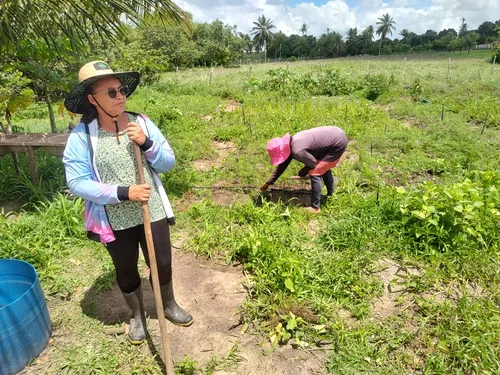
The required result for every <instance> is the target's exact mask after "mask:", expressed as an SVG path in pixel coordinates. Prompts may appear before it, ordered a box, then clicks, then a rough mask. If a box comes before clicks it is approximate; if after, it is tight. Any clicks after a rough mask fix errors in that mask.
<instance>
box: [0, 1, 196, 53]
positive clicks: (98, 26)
mask: <svg viewBox="0 0 500 375" xmlns="http://www.w3.org/2000/svg"><path fill="white" fill-rule="evenodd" d="M153 15H155V17H157V18H159V19H161V20H162V21H163V22H166V23H173V24H182V25H184V26H185V25H187V24H188V23H189V17H188V15H187V14H186V13H185V12H184V11H183V10H182V9H181V8H179V7H178V6H177V5H176V4H175V3H174V2H173V1H172V0H109V1H100V0H90V1H81V0H59V1H53V0H37V1H25V0H3V1H0V19H1V21H0V45H3V46H4V47H10V48H12V47H16V46H18V45H19V42H20V41H28V42H30V41H31V40H36V39H42V40H43V41H44V42H45V43H46V44H47V45H48V46H49V48H51V49H52V50H54V49H56V48H57V45H56V41H55V39H56V38H57V37H58V36H59V35H65V36H67V37H68V39H69V40H70V42H71V44H72V47H73V49H80V48H83V46H85V45H86V44H88V43H89V42H91V41H92V40H93V39H94V38H93V35H96V34H97V35H99V36H100V37H101V38H103V39H108V40H112V41H113V40H116V37H117V36H119V35H122V36H124V35H125V33H126V28H124V27H123V25H124V24H123V22H122V20H123V18H124V17H125V18H126V19H127V22H129V23H133V24H136V25H143V24H144V23H143V21H144V19H148V18H150V17H151V16H153Z"/></svg>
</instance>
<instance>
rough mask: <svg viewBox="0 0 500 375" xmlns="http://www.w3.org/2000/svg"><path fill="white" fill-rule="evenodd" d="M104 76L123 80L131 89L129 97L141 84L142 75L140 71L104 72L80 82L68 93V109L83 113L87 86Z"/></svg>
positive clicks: (65, 102) (66, 101)
mask: <svg viewBox="0 0 500 375" xmlns="http://www.w3.org/2000/svg"><path fill="white" fill-rule="evenodd" d="M104 77H116V78H118V79H119V80H120V81H121V82H122V84H123V85H124V86H127V87H128V90H129V91H128V94H127V98H128V97H129V96H130V95H132V93H133V92H134V91H135V89H136V88H137V85H139V81H140V75H139V73H138V72H122V73H112V74H103V75H100V76H94V77H90V78H87V79H86V80H83V81H82V82H80V83H79V84H78V85H77V86H76V87H75V88H74V89H73V90H71V91H70V92H69V93H68V95H66V99H65V100H64V106H65V107H66V108H67V109H68V111H70V112H73V113H79V114H83V112H84V111H85V97H84V96H85V90H87V87H89V86H90V85H91V84H93V83H94V82H96V81H98V80H100V79H101V78H104Z"/></svg>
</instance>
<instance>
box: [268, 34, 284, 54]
mask: <svg viewBox="0 0 500 375" xmlns="http://www.w3.org/2000/svg"><path fill="white" fill-rule="evenodd" d="M287 40H288V38H287V36H286V35H285V34H284V33H282V32H281V31H278V32H277V33H276V34H274V37H273V40H272V42H271V44H270V45H269V49H270V50H271V52H272V53H274V57H275V58H276V57H279V59H280V60H281V55H282V53H283V52H287V51H288V50H289V48H288V46H287V44H286V43H287Z"/></svg>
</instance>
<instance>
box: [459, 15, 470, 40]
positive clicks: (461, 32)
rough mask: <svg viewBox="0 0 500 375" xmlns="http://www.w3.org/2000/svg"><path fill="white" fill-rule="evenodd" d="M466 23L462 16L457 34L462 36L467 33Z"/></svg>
mask: <svg viewBox="0 0 500 375" xmlns="http://www.w3.org/2000/svg"><path fill="white" fill-rule="evenodd" d="M467 28H468V26H467V23H466V22H465V18H462V24H461V25H460V30H459V31H458V36H459V37H463V36H465V34H467Z"/></svg>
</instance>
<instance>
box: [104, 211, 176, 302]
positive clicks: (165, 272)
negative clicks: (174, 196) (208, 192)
mask: <svg viewBox="0 0 500 375" xmlns="http://www.w3.org/2000/svg"><path fill="white" fill-rule="evenodd" d="M151 231H152V232H153V243H154V246H155V253H156V263H157V264H158V274H159V276H160V285H165V284H168V283H169V282H170V281H171V280H172V248H171V246H170V232H169V225H168V222H167V219H166V218H165V219H162V220H159V221H155V222H154V223H151ZM114 235H115V238H116V239H115V240H114V241H113V242H109V243H108V244H106V248H107V249H108V252H109V254H110V255H111V258H112V259H113V264H114V265H115V270H116V281H117V282H118V286H119V287H120V290H121V291H122V292H124V293H132V292H133V291H134V290H136V289H137V288H138V287H139V285H140V284H141V278H140V276H139V271H138V269H137V261H138V260H139V244H141V249H142V253H143V254H144V258H145V260H146V263H147V265H148V267H149V256H148V251H147V245H146V235H145V233H144V225H138V226H136V227H133V228H129V229H124V230H117V231H115V232H114Z"/></svg>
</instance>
